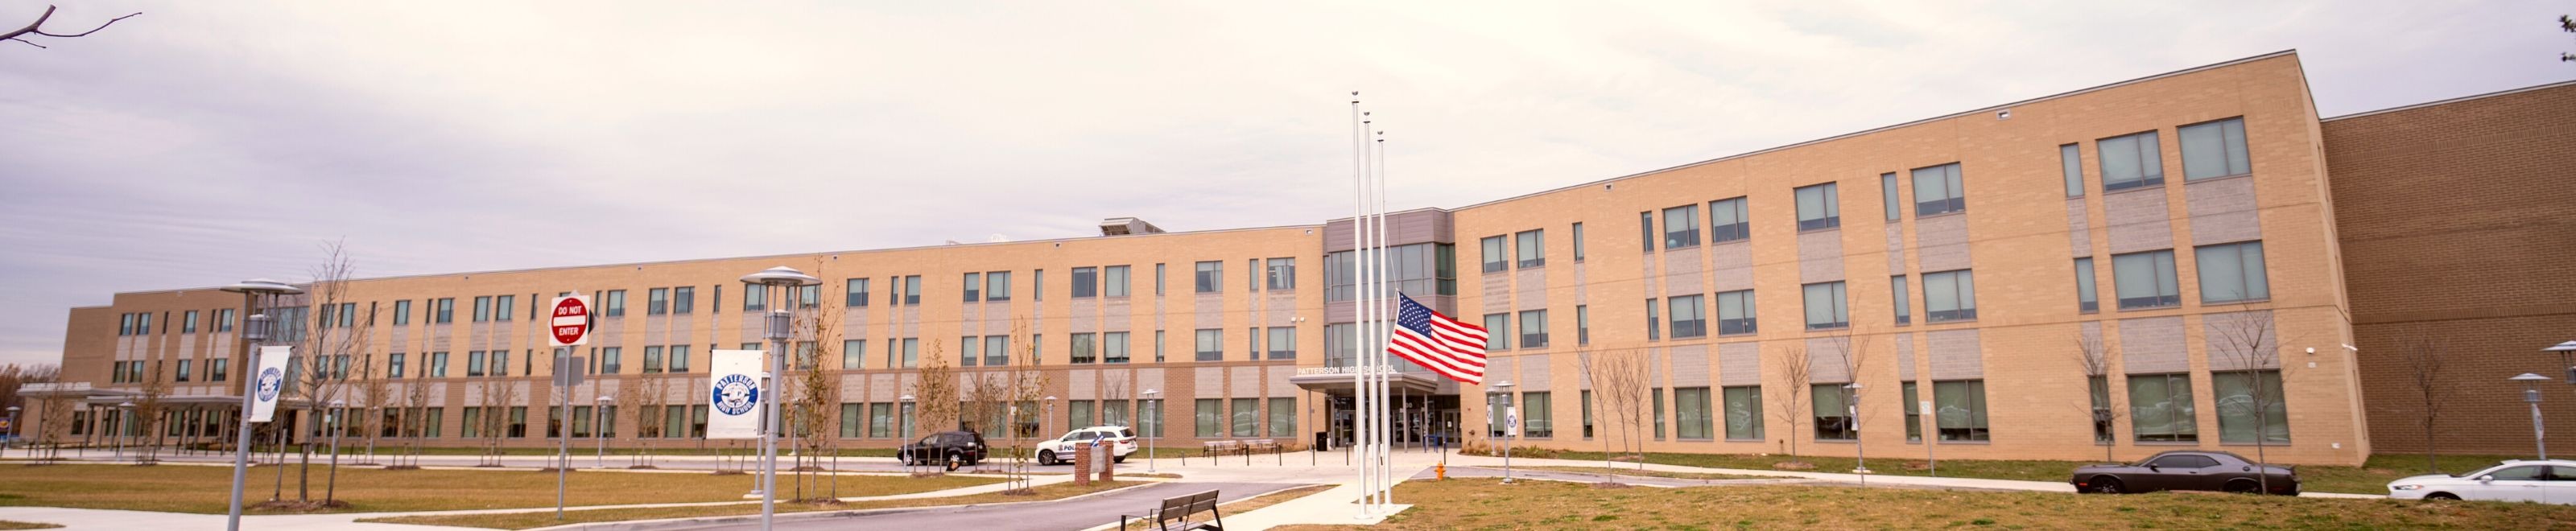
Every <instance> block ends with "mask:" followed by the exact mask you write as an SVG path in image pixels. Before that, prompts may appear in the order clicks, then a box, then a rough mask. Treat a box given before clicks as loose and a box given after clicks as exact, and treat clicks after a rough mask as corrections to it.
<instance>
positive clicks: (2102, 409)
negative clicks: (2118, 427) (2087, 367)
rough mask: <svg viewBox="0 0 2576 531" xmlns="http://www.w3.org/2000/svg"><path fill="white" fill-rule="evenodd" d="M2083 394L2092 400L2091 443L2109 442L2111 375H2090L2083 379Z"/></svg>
mask: <svg viewBox="0 0 2576 531" xmlns="http://www.w3.org/2000/svg"><path fill="white" fill-rule="evenodd" d="M2084 390H2085V394H2086V395H2089V396H2087V397H2086V398H2089V399H2091V400H2092V402H2093V411H2095V412H2096V413H2095V414H2094V415H2093V443H2094V444H2111V442H2112V439H2113V436H2112V434H2111V415H2110V413H2111V377H2109V376H2092V377H2088V378H2085V379H2084Z"/></svg>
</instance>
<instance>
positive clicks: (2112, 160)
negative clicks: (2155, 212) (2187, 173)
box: [2093, 131, 2165, 192]
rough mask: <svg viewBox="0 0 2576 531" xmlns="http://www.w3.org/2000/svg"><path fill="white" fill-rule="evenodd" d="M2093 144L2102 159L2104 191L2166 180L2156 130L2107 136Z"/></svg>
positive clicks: (2155, 183) (2152, 184)
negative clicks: (2158, 151)
mask: <svg viewBox="0 0 2576 531" xmlns="http://www.w3.org/2000/svg"><path fill="white" fill-rule="evenodd" d="M2093 145H2094V149H2093V151H2094V153H2095V154H2097V155H2098V156H2100V157H2101V158H2102V191H2105V192H2108V191H2112V190H2125V189H2129V188H2138V187H2145V186H2157V185H2161V184H2164V183H2165V163H2164V159H2162V158H2159V157H2158V156H2157V155H2156V153H2157V150H2158V148H2157V146H2156V132H2155V131H2148V132H2144V133H2138V134H2134V135H2127V136H2115V137H2111V138H2105V139H2101V140H2097V141H2094V143H2093Z"/></svg>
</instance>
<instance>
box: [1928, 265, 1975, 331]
mask: <svg viewBox="0 0 2576 531" xmlns="http://www.w3.org/2000/svg"><path fill="white" fill-rule="evenodd" d="M1923 306H1924V314H1925V315H1924V320H1925V321H1927V322H1934V323H1941V322H1949V321H1966V320H1972V319H1976V318H1977V279H1976V276H1975V275H1971V274H1970V273H1969V271H1968V270H1965V269H1962V270H1958V271H1943V272H1939V273H1924V274H1923Z"/></svg>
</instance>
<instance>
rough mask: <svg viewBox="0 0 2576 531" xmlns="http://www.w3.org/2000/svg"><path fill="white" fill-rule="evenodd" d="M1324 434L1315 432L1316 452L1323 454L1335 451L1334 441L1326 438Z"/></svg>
mask: <svg viewBox="0 0 2576 531" xmlns="http://www.w3.org/2000/svg"><path fill="white" fill-rule="evenodd" d="M1324 433H1325V432H1320V431H1319V432H1315V451H1318V452H1321V451H1325V450H1331V449H1333V444H1332V439H1327V438H1325V437H1324Z"/></svg>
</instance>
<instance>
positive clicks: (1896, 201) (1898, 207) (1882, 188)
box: [1878, 170, 1922, 221]
mask: <svg viewBox="0 0 2576 531" xmlns="http://www.w3.org/2000/svg"><path fill="white" fill-rule="evenodd" d="M1915 171H1922V170H1915ZM1878 200H1879V202H1880V203H1884V204H1886V205H1887V220H1888V221H1896V220H1897V219H1898V218H1901V217H1903V215H1904V212H1905V209H1904V208H1902V205H1904V204H1905V200H1904V198H1902V197H1899V196H1898V194H1897V191H1896V172H1887V173H1881V174H1878Z"/></svg>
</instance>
